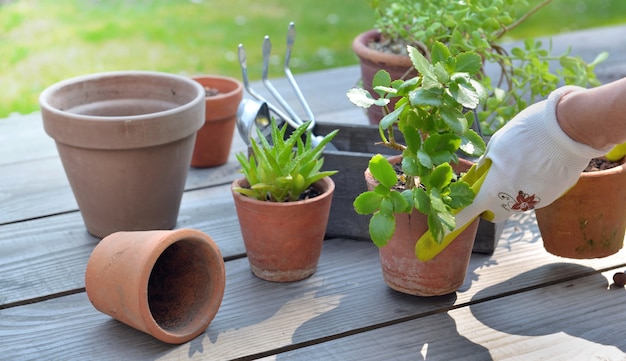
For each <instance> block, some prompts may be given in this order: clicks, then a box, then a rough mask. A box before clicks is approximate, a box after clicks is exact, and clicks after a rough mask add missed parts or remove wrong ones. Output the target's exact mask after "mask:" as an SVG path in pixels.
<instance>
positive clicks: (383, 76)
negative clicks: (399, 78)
mask: <svg viewBox="0 0 626 361" xmlns="http://www.w3.org/2000/svg"><path fill="white" fill-rule="evenodd" d="M390 85H391V75H389V73H388V72H387V71H386V70H384V69H381V70H379V71H377V72H376V74H374V77H373V78H372V88H375V87H377V86H383V87H389V86H390ZM381 96H382V94H381Z"/></svg>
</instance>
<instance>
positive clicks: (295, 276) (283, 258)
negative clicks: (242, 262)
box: [232, 120, 337, 282]
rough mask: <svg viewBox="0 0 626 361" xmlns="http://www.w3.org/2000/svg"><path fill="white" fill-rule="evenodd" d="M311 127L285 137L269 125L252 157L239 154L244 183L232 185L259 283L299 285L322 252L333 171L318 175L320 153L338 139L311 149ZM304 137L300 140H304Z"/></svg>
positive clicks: (283, 131)
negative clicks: (272, 282)
mask: <svg viewBox="0 0 626 361" xmlns="http://www.w3.org/2000/svg"><path fill="white" fill-rule="evenodd" d="M309 125H310V122H306V123H304V124H302V125H301V126H299V127H298V128H297V129H295V130H294V131H293V132H292V133H291V134H290V135H289V136H288V137H287V138H286V131H287V125H286V124H285V125H283V126H282V127H281V128H279V127H278V125H277V124H276V121H275V120H272V121H271V140H270V141H271V142H270V141H268V140H267V139H266V138H265V137H263V135H262V134H260V132H258V138H259V140H258V141H257V140H255V139H254V138H252V139H251V147H252V148H251V149H252V151H251V154H250V156H249V157H246V155H244V154H241V153H240V154H237V160H238V161H239V163H240V164H241V166H242V173H243V174H244V176H245V178H241V179H236V180H235V181H233V183H232V194H233V198H234V200H235V207H236V209H237V216H238V218H239V224H240V227H241V233H242V236H243V240H244V244H245V247H246V251H247V256H248V261H249V262H250V268H251V270H252V272H253V273H254V274H255V275H256V276H257V277H259V278H262V279H265V280H268V281H275V282H291V281H297V280H301V279H304V278H307V277H309V276H310V275H312V274H313V273H314V272H315V271H316V269H317V264H318V261H319V257H320V254H321V251H322V245H323V241H324V234H325V231H326V225H327V223H328V215H329V212H330V205H331V200H332V196H333V192H334V190H335V183H334V182H333V180H332V179H331V178H330V176H331V175H333V174H335V173H336V172H335V171H330V170H329V171H321V170H320V169H321V168H322V165H323V158H322V157H321V156H322V152H323V150H324V147H325V146H326V144H328V143H329V142H330V141H331V140H332V138H333V137H334V136H335V135H336V134H337V131H333V132H331V133H329V134H327V135H326V136H325V137H324V138H323V139H322V140H321V141H320V142H319V144H317V145H316V146H315V147H313V145H312V144H313V143H312V135H311V132H310V131H309V130H308V128H309ZM303 138H304V139H303Z"/></svg>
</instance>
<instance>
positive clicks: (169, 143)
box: [39, 71, 205, 238]
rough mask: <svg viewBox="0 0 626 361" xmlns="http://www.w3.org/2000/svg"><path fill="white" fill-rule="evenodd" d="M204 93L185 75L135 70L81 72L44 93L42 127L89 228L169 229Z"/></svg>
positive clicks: (99, 232) (101, 231)
mask: <svg viewBox="0 0 626 361" xmlns="http://www.w3.org/2000/svg"><path fill="white" fill-rule="evenodd" d="M204 94H205V93H204V89H203V88H202V86H200V84H198V83H197V82H195V81H193V80H191V79H189V78H187V77H182V76H177V75H172V74H165V73H157V72H141V71H127V72H109V73H101V74H93V75H87V76H81V77H77V78H72V79H68V80H65V81H62V82H60V83H57V84H55V85H52V86H51V87H49V88H47V89H46V90H44V91H43V93H42V94H41V97H40V100H39V102H40V106H41V113H42V117H43V122H44V128H45V130H46V132H47V133H48V135H50V136H51V137H52V138H53V139H54V140H55V142H56V146H57V150H58V152H59V155H60V157H61V161H62V162H63V167H64V169H65V173H66V175H67V177H68V180H69V182H70V185H71V187H72V191H73V192H74V196H75V198H76V201H77V203H78V207H79V208H80V211H81V214H82V217H83V220H84V222H85V225H86V226H87V230H88V231H89V232H90V233H91V234H93V235H95V236H97V237H100V238H102V237H104V236H107V235H109V234H111V233H113V232H117V231H134V230H150V229H171V228H173V227H174V225H175V224H176V219H177V217H178V210H179V207H180V201H181V197H182V193H183V191H184V187H185V180H186V178H187V172H188V170H189V163H190V161H191V155H192V151H193V145H194V140H195V136H196V132H197V131H198V129H200V127H201V126H202V124H203V122H204V98H205V96H204Z"/></svg>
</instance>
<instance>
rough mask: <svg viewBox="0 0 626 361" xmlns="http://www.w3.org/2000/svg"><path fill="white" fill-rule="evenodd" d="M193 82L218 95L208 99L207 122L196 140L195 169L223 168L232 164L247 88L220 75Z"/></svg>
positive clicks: (193, 160) (235, 80) (197, 78)
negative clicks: (235, 133) (230, 157)
mask: <svg viewBox="0 0 626 361" xmlns="http://www.w3.org/2000/svg"><path fill="white" fill-rule="evenodd" d="M193 79H194V80H195V81H197V82H198V83H200V84H201V85H202V86H203V87H204V88H208V89H214V90H216V91H217V92H218V94H216V95H210V96H209V95H207V97H206V100H205V102H206V106H205V109H206V110H205V117H204V120H205V122H204V125H203V126H202V128H200V130H198V135H197V136H196V142H195V145H194V148H193V156H192V158H191V166H193V167H196V168H206V167H215V166H218V165H222V164H224V163H226V162H227V161H228V156H229V154H230V148H231V145H232V142H233V134H234V132H235V124H236V119H237V108H238V107H239V103H240V102H241V99H242V97H243V84H242V83H241V82H240V81H239V80H237V79H235V78H229V77H224V76H217V75H205V76H195V77H193Z"/></svg>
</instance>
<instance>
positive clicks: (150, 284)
mask: <svg viewBox="0 0 626 361" xmlns="http://www.w3.org/2000/svg"><path fill="white" fill-rule="evenodd" d="M225 277H226V276H225V271H224V260H223V258H222V255H221V253H220V250H219V248H218V247H217V245H216V244H215V242H213V240H212V239H211V238H210V237H209V236H207V235H206V234H204V233H202V232H200V231H197V230H193V229H178V230H173V231H135V232H116V233H114V234H111V235H109V236H108V237H105V238H104V239H103V240H102V241H100V243H99V244H98V245H97V246H96V247H95V249H94V250H93V253H92V254H91V257H90V258H89V262H88V263H87V270H86V272H85V288H86V291H87V295H88V297H89V300H90V301H91V303H92V304H93V305H94V307H95V308H96V309H97V310H99V311H100V312H103V313H105V314H107V315H109V316H111V317H113V318H115V319H117V320H119V321H121V322H123V323H125V324H127V325H128V326H131V327H133V328H135V329H137V330H140V331H143V332H145V333H147V334H149V335H152V336H154V337H155V338H157V339H159V340H161V341H163V342H167V343H172V344H180V343H183V342H187V341H189V340H191V339H193V338H194V337H196V336H198V335H199V334H201V333H202V332H203V331H204V330H205V329H206V328H207V326H208V325H209V323H210V322H211V320H213V318H214V317H215V314H216V313H217V311H218V309H219V307H220V305H221V303H222V297H223V295H224V287H225V279H226V278H225Z"/></svg>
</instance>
